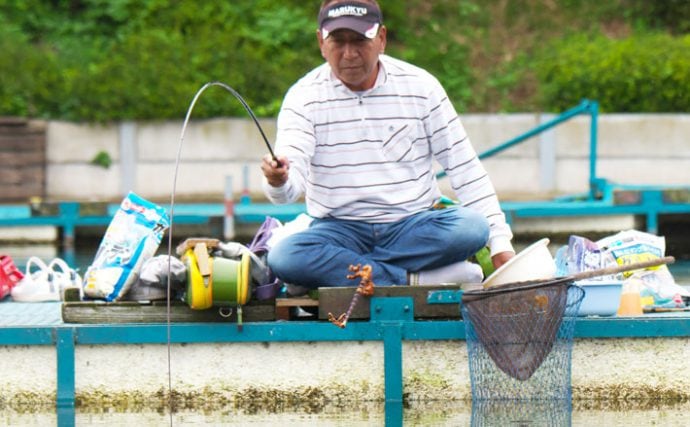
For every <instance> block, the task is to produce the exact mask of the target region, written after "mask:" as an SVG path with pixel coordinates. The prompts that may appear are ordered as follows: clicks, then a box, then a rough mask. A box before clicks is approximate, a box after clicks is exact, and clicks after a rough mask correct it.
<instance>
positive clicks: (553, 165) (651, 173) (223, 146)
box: [46, 114, 690, 201]
mask: <svg viewBox="0 0 690 427" xmlns="http://www.w3.org/2000/svg"><path fill="white" fill-rule="evenodd" d="M551 117H553V116H548V115H539V114H506V115H489V114H470V115H465V116H462V120H463V123H464V125H465V127H466V129H467V131H468V133H469V135H470V137H471V139H472V142H473V144H474V146H475V148H476V150H477V151H478V152H483V151H485V150H487V149H489V148H491V147H494V146H496V145H498V144H500V143H502V142H505V141H507V140H510V139H512V138H514V137H516V136H518V135H519V134H521V133H523V132H526V131H528V130H530V129H532V128H534V127H535V126H537V125H539V124H540V123H543V122H544V121H546V120H548V119H550V118H551ZM182 124H183V123H182V121H179V122H176V121H170V122H145V123H144V122H141V123H134V122H131V123H118V124H114V125H110V126H99V125H84V124H75V123H66V122H48V135H47V136H48V138H47V157H48V163H47V175H46V176H47V197H48V198H49V199H52V200H118V199H120V198H121V197H122V196H123V195H124V194H126V193H127V191H130V190H132V191H135V192H136V193H138V194H140V195H141V196H143V197H146V198H151V199H164V200H168V199H169V198H170V194H171V193H172V191H173V183H174V182H175V181H174V180H175V170H176V158H177V156H178V150H179V153H180V164H179V167H178V168H177V170H178V175H177V179H176V193H175V194H176V197H177V198H178V200H179V198H196V199H205V200H207V201H215V200H218V201H221V200H222V198H223V193H224V191H225V187H226V177H227V176H231V177H232V182H233V190H234V194H235V195H238V194H239V193H240V192H241V191H242V190H243V189H247V190H249V192H250V193H252V194H255V195H260V194H261V190H260V181H261V171H260V169H259V163H260V159H261V157H262V156H263V155H264V154H265V153H267V149H266V147H265V144H264V142H263V140H262V138H261V135H260V133H259V132H258V130H257V129H256V126H255V125H254V123H253V122H252V121H251V120H249V119H238V118H230V119H212V120H199V121H192V122H190V123H189V125H188V127H187V129H186V131H185V134H184V135H182ZM261 126H262V127H263V129H264V131H265V132H266V135H267V136H268V138H269V141H270V142H271V144H273V142H274V141H275V120H273V119H265V120H262V121H261ZM598 128H599V132H598V136H599V138H598V153H599V159H598V162H597V175H598V176H600V177H604V178H607V179H609V180H611V181H614V182H617V183H621V184H657V185H688V184H690V167H689V166H690V114H610V115H600V116H599V121H598ZM589 132H590V118H589V117H588V116H579V117H576V118H574V119H572V120H570V121H568V122H566V123H564V124H561V125H560V126H558V127H556V128H555V129H553V130H551V131H548V132H546V133H544V134H542V135H540V136H537V137H534V138H532V139H531V140H528V141H526V142H524V143H522V144H520V145H518V146H515V147H512V148H510V149H508V150H507V151H505V152H503V153H501V154H499V155H497V156H495V157H492V158H489V159H486V160H485V161H484V164H485V166H486V168H487V169H488V171H489V173H490V175H491V176H492V178H493V181H494V184H495V186H496V188H497V191H498V193H499V195H501V197H504V198H510V199H514V198H519V199H536V198H539V197H545V196H549V195H554V194H571V193H579V192H584V191H587V189H588V179H589V148H590V147H589ZM180 147H181V150H180ZM101 151H103V152H107V153H108V154H109V155H110V156H111V157H112V159H113V164H112V165H111V166H110V168H108V169H106V168H103V167H100V166H96V165H93V164H91V163H90V161H91V160H92V159H93V158H94V157H95V156H96V154H97V153H99V152H101ZM443 181H444V182H442V186H443V187H444V189H446V193H447V194H448V195H450V196H452V194H451V193H450V192H449V191H447V188H448V187H447V184H446V183H445V181H447V180H443Z"/></svg>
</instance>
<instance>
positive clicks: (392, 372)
mask: <svg viewBox="0 0 690 427" xmlns="http://www.w3.org/2000/svg"><path fill="white" fill-rule="evenodd" d="M370 307H371V309H370V310H371V320H372V321H373V322H378V323H379V324H380V325H381V328H382V335H383V366H384V382H385V384H384V390H385V398H386V402H402V398H403V374H402V340H403V333H402V330H403V323H405V322H414V300H413V298H412V297H388V298H381V297H374V298H372V299H371V304H370Z"/></svg>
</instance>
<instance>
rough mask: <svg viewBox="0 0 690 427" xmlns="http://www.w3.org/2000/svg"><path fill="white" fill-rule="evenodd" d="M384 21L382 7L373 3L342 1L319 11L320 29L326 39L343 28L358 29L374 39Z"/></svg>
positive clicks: (357, 30)
mask: <svg viewBox="0 0 690 427" xmlns="http://www.w3.org/2000/svg"><path fill="white" fill-rule="evenodd" d="M382 21H383V19H382V16H381V9H379V8H378V6H376V5H375V4H372V3H362V2H357V1H348V2H340V3H335V4H332V5H330V6H327V7H325V8H323V9H321V12H319V29H320V30H321V35H322V36H323V38H324V39H325V38H327V37H328V35H329V34H330V33H331V32H333V31H335V30H341V29H348V30H352V31H356V32H358V33H360V34H362V35H363V36H365V37H367V38H370V39H373V38H374V37H376V34H377V33H378V31H379V27H380V26H381V22H382Z"/></svg>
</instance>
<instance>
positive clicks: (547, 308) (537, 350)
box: [461, 280, 584, 400]
mask: <svg viewBox="0 0 690 427" xmlns="http://www.w3.org/2000/svg"><path fill="white" fill-rule="evenodd" d="M583 297H584V290H583V289H582V288H580V287H578V286H576V285H574V284H573V283H572V280H570V281H563V280H561V281H558V280H556V281H551V282H544V283H538V284H523V283H516V284H513V285H507V286H503V287H500V288H498V289H495V288H492V289H489V290H482V291H472V292H465V293H464V294H463V296H462V305H461V307H462V308H461V309H462V315H463V319H465V334H466V342H467V352H468V357H469V365H470V380H471V384H472V398H473V400H484V399H511V400H524V399H530V400H532V399H568V400H569V399H570V394H571V388H570V365H571V363H570V357H571V352H572V342H573V333H574V329H575V319H576V318H577V312H578V310H579V307H580V303H581V302H582V299H583Z"/></svg>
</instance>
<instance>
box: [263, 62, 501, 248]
mask: <svg viewBox="0 0 690 427" xmlns="http://www.w3.org/2000/svg"><path fill="white" fill-rule="evenodd" d="M379 60H380V64H381V67H380V69H379V74H378V78H377V81H376V83H375V85H374V87H373V88H372V89H369V90H367V91H364V92H353V91H351V90H350V89H348V88H347V87H346V86H345V85H344V84H343V83H342V82H341V81H340V80H339V79H338V78H336V77H335V76H334V75H333V74H332V72H331V69H330V66H329V65H328V64H327V63H325V64H323V65H321V66H319V67H317V68H315V69H314V70H312V71H311V72H309V73H308V74H307V75H305V76H304V77H303V78H302V79H300V80H299V81H298V82H297V83H295V84H294V85H293V86H292V87H291V88H290V89H289V90H288V92H287V94H286V95H285V99H284V101H283V105H282V107H281V110H280V113H279V115H278V131H277V138H276V144H275V152H276V154H278V155H282V156H286V157H287V158H288V159H289V161H290V169H289V171H290V172H289V179H288V182H287V183H286V184H285V185H284V186H282V187H279V188H273V187H271V186H269V185H268V183H267V182H266V180H265V179H264V189H265V190H266V195H267V196H268V198H269V199H270V200H271V201H272V202H274V203H291V202H294V201H296V200H297V199H298V198H300V197H301V196H302V195H304V199H305V202H306V206H307V212H308V214H309V215H311V216H312V217H315V218H324V217H335V218H340V219H348V220H361V221H367V222H373V223H381V222H392V221H397V220H400V219H402V218H404V217H406V216H408V215H411V214H414V213H417V212H420V211H423V210H427V209H429V208H431V207H432V206H433V205H434V204H435V203H436V202H438V201H439V199H440V197H441V191H440V189H439V187H438V184H437V182H436V177H435V172H434V164H433V160H434V159H435V160H436V162H438V164H440V165H441V166H442V167H443V168H444V170H445V171H446V173H447V175H448V179H450V183H451V186H452V188H453V190H454V191H455V193H456V194H455V195H456V196H457V198H458V200H459V201H460V203H461V204H462V205H463V206H467V207H471V208H473V209H477V210H478V211H480V212H482V213H483V214H484V215H485V216H486V217H487V219H488V221H489V224H490V225H491V234H490V240H489V245H490V246H491V252H492V254H493V253H497V252H501V251H504V250H512V246H511V245H510V239H511V237H512V233H511V231H510V227H509V226H508V225H507V224H506V222H505V216H504V215H503V212H502V211H501V209H500V206H499V203H498V199H497V198H496V194H495V191H494V187H493V185H492V183H491V181H490V179H489V177H488V175H487V173H486V170H485V169H484V167H483V166H482V164H481V163H480V161H479V159H478V158H477V155H476V152H475V150H474V148H473V147H472V145H471V143H470V140H469V138H468V136H467V133H466V132H465V129H464V128H463V126H462V123H461V122H460V118H459V117H458V115H457V113H456V111H455V109H454V108H453V106H452V104H451V102H450V101H449V99H448V96H447V95H446V93H445V90H444V89H443V87H442V86H441V84H440V83H439V82H438V80H437V79H436V78H435V77H433V76H432V75H431V74H429V73H428V72H426V71H425V70H423V69H421V68H419V67H416V66H413V65H411V64H408V63H406V62H403V61H400V60H397V59H394V58H391V57H389V56H387V55H381V56H380V57H379Z"/></svg>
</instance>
